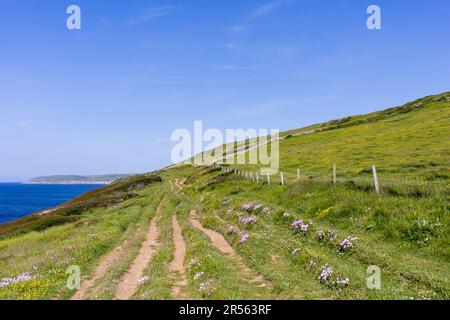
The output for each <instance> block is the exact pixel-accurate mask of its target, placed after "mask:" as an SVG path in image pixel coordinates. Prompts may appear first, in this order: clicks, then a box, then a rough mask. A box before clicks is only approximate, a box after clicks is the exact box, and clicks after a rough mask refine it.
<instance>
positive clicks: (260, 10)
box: [250, 0, 291, 19]
mask: <svg viewBox="0 0 450 320" xmlns="http://www.w3.org/2000/svg"><path fill="white" fill-rule="evenodd" d="M289 2H291V0H274V1H271V2H267V3H265V4H263V5H261V6H259V7H257V8H255V9H254V10H253V11H252V12H251V14H250V17H251V18H252V19H256V18H258V17H262V16H264V15H266V14H268V13H270V12H272V11H274V10H276V9H278V8H279V7H281V6H282V5H284V4H287V3H289Z"/></svg>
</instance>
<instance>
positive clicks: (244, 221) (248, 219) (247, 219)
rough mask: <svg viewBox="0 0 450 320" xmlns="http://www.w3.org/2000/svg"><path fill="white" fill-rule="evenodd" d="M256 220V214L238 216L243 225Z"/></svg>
mask: <svg viewBox="0 0 450 320" xmlns="http://www.w3.org/2000/svg"><path fill="white" fill-rule="evenodd" d="M257 221H258V217H257V216H249V217H247V216H240V217H239V222H240V223H242V224H245V225H249V224H254V223H256V222H257Z"/></svg>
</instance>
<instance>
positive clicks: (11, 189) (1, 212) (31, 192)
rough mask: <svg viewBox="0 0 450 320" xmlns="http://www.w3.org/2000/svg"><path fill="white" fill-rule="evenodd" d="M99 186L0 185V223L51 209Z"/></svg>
mask: <svg viewBox="0 0 450 320" xmlns="http://www.w3.org/2000/svg"><path fill="white" fill-rule="evenodd" d="M100 187H102V186H101V185H62V184H20V183H0V223H5V222H9V221H13V220H16V219H18V218H20V217H23V216H25V215H27V214H30V213H35V212H39V211H42V210H45V209H49V208H53V207H55V206H57V205H60V204H62V203H64V202H66V201H68V200H70V199H72V198H75V197H76V196H78V195H80V194H82V193H85V192H87V191H90V190H93V189H97V188H100Z"/></svg>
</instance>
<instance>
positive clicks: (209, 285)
mask: <svg viewBox="0 0 450 320" xmlns="http://www.w3.org/2000/svg"><path fill="white" fill-rule="evenodd" d="M198 291H199V292H201V293H202V294H204V295H205V296H208V297H209V296H211V294H212V293H213V292H214V283H213V281H212V280H207V281H204V282H202V283H200V285H199V286H198Z"/></svg>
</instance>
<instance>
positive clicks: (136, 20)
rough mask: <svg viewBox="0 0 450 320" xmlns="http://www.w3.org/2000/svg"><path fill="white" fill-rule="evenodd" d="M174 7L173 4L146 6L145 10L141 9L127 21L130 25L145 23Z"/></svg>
mask: <svg viewBox="0 0 450 320" xmlns="http://www.w3.org/2000/svg"><path fill="white" fill-rule="evenodd" d="M174 9H176V7H175V6H162V7H152V8H146V9H145V10H143V13H142V14H140V15H137V16H135V17H132V18H131V19H130V20H129V21H128V23H129V24H130V25H136V24H141V23H146V22H148V21H151V20H153V19H156V18H160V17H163V16H166V15H168V14H170V13H171V12H172V11H173V10H174Z"/></svg>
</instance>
